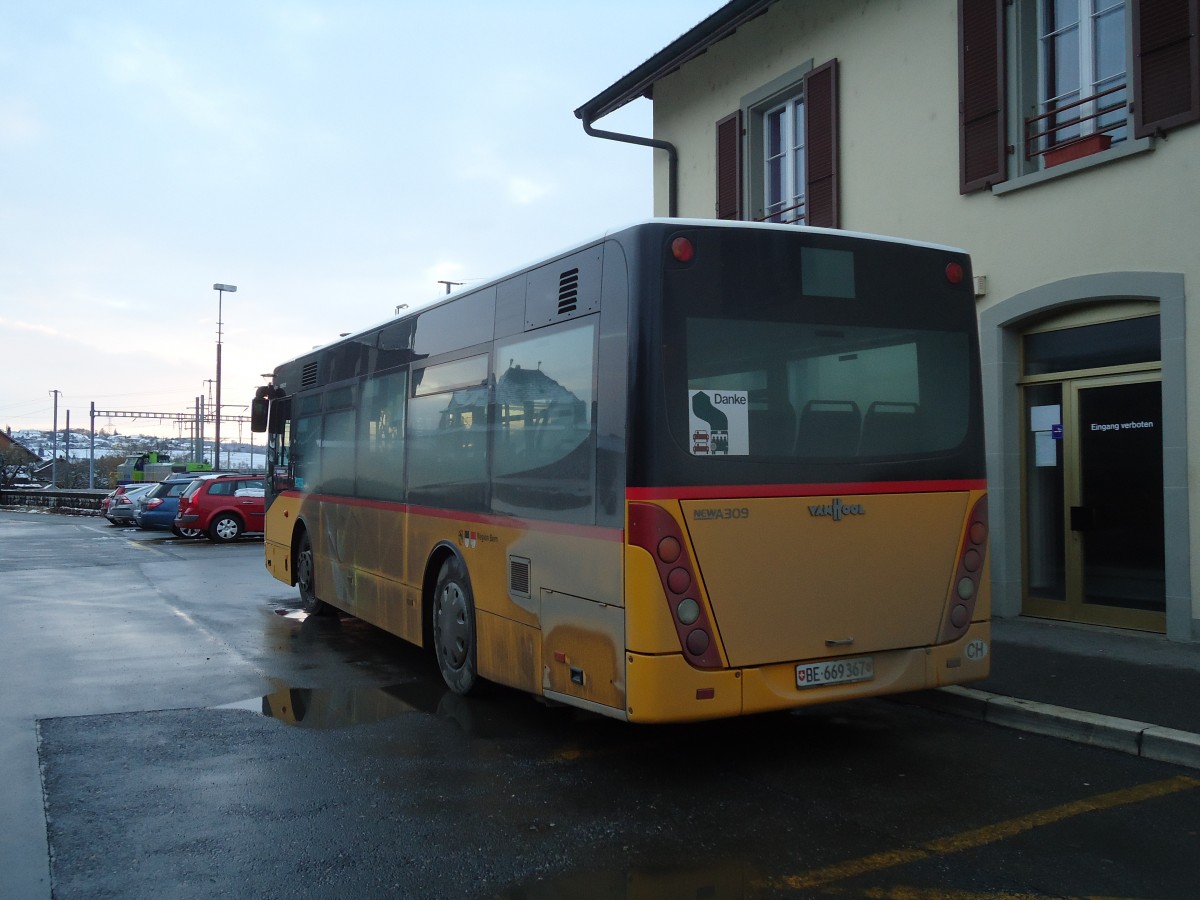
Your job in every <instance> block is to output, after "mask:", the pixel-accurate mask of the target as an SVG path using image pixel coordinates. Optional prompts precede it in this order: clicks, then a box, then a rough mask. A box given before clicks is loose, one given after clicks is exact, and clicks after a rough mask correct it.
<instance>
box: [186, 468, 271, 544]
mask: <svg viewBox="0 0 1200 900" xmlns="http://www.w3.org/2000/svg"><path fill="white" fill-rule="evenodd" d="M265 486H266V485H265V480H264V477H263V476H262V475H242V474H237V475H203V476H201V477H200V478H197V479H196V480H195V481H194V482H193V483H192V484H191V486H189V487H188V489H187V490H186V491H184V492H183V496H181V497H180V498H179V513H178V515H177V516H176V517H175V527H177V528H180V529H182V528H196V529H199V530H200V531H201V532H203V533H204V534H207V535H208V537H209V539H210V540H212V541H216V542H217V543H221V544H224V543H228V542H229V541H235V540H237V539H238V538H239V537H241V536H242V535H243V534H246V533H261V532H262V530H263V522H264V520H265V518H266V510H265V500H264V497H263V494H264V488H265Z"/></svg>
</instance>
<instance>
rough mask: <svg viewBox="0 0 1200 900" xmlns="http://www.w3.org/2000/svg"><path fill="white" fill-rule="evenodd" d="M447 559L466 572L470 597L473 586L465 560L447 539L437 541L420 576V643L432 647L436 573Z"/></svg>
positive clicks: (473, 590) (472, 593) (473, 591)
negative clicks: (457, 564)
mask: <svg viewBox="0 0 1200 900" xmlns="http://www.w3.org/2000/svg"><path fill="white" fill-rule="evenodd" d="M448 559H457V560H458V561H459V563H460V564H461V565H462V569H463V572H464V573H465V574H466V578H467V587H468V588H470V589H471V595H472V597H473V596H474V595H475V588H474V587H473V586H472V585H471V570H470V568H469V567H468V566H467V561H466V559H465V558H464V557H463V555H462V554H461V553H460V552H459V550H458V548H457V547H455V546H454V545H453V544H452V543H450V542H449V541H438V542H437V543H436V544H434V546H433V549H432V550H430V551H429V557H428V558H427V559H426V560H425V571H424V574H423V575H422V576H421V645H422V646H423V647H427V648H428V649H430V650H432V649H433V602H432V601H433V591H434V588H436V587H437V580H438V575H439V574H440V573H441V571H442V566H444V565H445V564H446V560H448Z"/></svg>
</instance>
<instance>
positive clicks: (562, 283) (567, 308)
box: [558, 269, 579, 316]
mask: <svg viewBox="0 0 1200 900" xmlns="http://www.w3.org/2000/svg"><path fill="white" fill-rule="evenodd" d="M578 300H579V270H578V269H568V270H567V271H566V272H563V273H562V274H561V275H559V276H558V314H559V315H560V316H561V315H564V314H566V313H573V312H575V307H576V305H577V304H576V301H578Z"/></svg>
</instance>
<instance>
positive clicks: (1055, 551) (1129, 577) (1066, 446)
mask: <svg viewBox="0 0 1200 900" xmlns="http://www.w3.org/2000/svg"><path fill="white" fill-rule="evenodd" d="M1025 407H1026V421H1027V423H1028V426H1029V431H1028V434H1029V437H1028V439H1027V442H1026V462H1025V509H1026V516H1025V525H1026V527H1025V551H1026V552H1025V560H1026V564H1025V571H1026V575H1025V611H1026V612H1027V613H1029V614H1031V615H1040V616H1049V617H1052V618H1059V619H1068V620H1071V621H1078V622H1091V623H1095V624H1102V625H1116V626H1120V627H1125V628H1138V629H1143V630H1149V631H1163V630H1165V627H1166V580H1165V574H1164V546H1165V545H1164V537H1163V463H1162V389H1161V383H1160V381H1159V378H1158V376H1157V374H1145V375H1124V376H1110V377H1104V378H1080V379H1072V380H1064V381H1061V382H1055V383H1052V384H1038V385H1029V386H1027V387H1026V388H1025ZM1055 419H1057V420H1058V421H1057V422H1056V421H1054V420H1055Z"/></svg>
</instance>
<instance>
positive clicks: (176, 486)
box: [136, 477, 203, 538]
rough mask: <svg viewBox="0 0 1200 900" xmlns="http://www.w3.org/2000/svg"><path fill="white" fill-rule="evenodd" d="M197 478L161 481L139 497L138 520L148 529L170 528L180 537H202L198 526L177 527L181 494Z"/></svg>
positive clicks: (139, 523) (142, 526)
mask: <svg viewBox="0 0 1200 900" xmlns="http://www.w3.org/2000/svg"><path fill="white" fill-rule="evenodd" d="M195 480H196V479H195V478H175V477H172V478H168V479H167V480H166V481H160V482H159V483H158V484H157V485H155V486H154V487H153V488H152V489H151V490H149V491H147V492H146V493H145V494H143V495H142V496H141V497H140V498H139V502H138V510H137V514H136V520H137V523H138V526H139V527H141V528H145V529H147V530H163V531H166V530H170V531H171V532H172V533H174V534H175V535H177V536H179V537H193V538H194V537H200V535H201V534H202V533H203V532H201V531H200V530H199V529H198V528H177V527H176V526H175V515H176V514H177V513H178V512H179V495H180V494H182V493H183V492H184V491H185V490H187V487H188V485H190V484H191V483H192V482H193V481H195Z"/></svg>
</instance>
